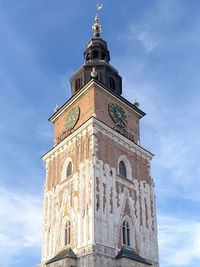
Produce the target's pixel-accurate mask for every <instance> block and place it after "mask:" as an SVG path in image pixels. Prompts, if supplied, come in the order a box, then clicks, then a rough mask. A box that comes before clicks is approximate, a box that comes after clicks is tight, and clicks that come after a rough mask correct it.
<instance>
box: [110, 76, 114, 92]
mask: <svg viewBox="0 0 200 267" xmlns="http://www.w3.org/2000/svg"><path fill="white" fill-rule="evenodd" d="M110 88H111V89H113V90H115V80H114V79H113V77H110Z"/></svg>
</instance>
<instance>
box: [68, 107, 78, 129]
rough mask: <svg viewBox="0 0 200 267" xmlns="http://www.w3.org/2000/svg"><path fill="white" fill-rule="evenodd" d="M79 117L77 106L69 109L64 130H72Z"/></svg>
mask: <svg viewBox="0 0 200 267" xmlns="http://www.w3.org/2000/svg"><path fill="white" fill-rule="evenodd" d="M79 115H80V108H79V107H78V106H76V107H73V108H71V109H70V111H69V112H68V113H67V116H66V118H65V128H66V130H67V131H69V130H71V129H72V128H74V126H75V125H76V123H77V121H78V119H79Z"/></svg>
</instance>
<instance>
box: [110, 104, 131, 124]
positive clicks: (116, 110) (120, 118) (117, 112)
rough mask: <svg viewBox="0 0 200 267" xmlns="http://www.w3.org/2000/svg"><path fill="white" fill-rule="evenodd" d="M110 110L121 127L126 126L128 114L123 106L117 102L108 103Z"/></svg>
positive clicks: (112, 116)
mask: <svg viewBox="0 0 200 267" xmlns="http://www.w3.org/2000/svg"><path fill="white" fill-rule="evenodd" d="M108 110H109V113H110V116H111V118H112V119H113V121H114V122H115V123H116V124H117V125H118V126H120V127H125V126H126V124H127V122H128V120H127V115H126V113H125V111H124V109H123V108H122V107H120V106H119V105H117V104H115V103H110V104H109V105H108Z"/></svg>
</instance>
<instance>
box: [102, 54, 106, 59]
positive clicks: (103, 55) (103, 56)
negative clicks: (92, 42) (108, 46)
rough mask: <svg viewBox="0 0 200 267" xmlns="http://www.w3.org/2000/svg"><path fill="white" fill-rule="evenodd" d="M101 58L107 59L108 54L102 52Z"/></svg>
mask: <svg viewBox="0 0 200 267" xmlns="http://www.w3.org/2000/svg"><path fill="white" fill-rule="evenodd" d="M101 58H102V59H103V60H105V59H106V54H105V53H104V52H102V55H101Z"/></svg>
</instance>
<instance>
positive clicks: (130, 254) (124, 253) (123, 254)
mask: <svg viewBox="0 0 200 267" xmlns="http://www.w3.org/2000/svg"><path fill="white" fill-rule="evenodd" d="M120 258H129V259H132V260H135V261H139V262H142V263H145V264H148V265H152V263H150V262H149V261H147V260H145V259H144V258H142V257H140V256H139V255H138V254H137V253H136V252H134V251H133V250H130V249H126V248H122V249H121V250H120V252H119V253H118V254H117V256H116V259H120Z"/></svg>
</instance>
